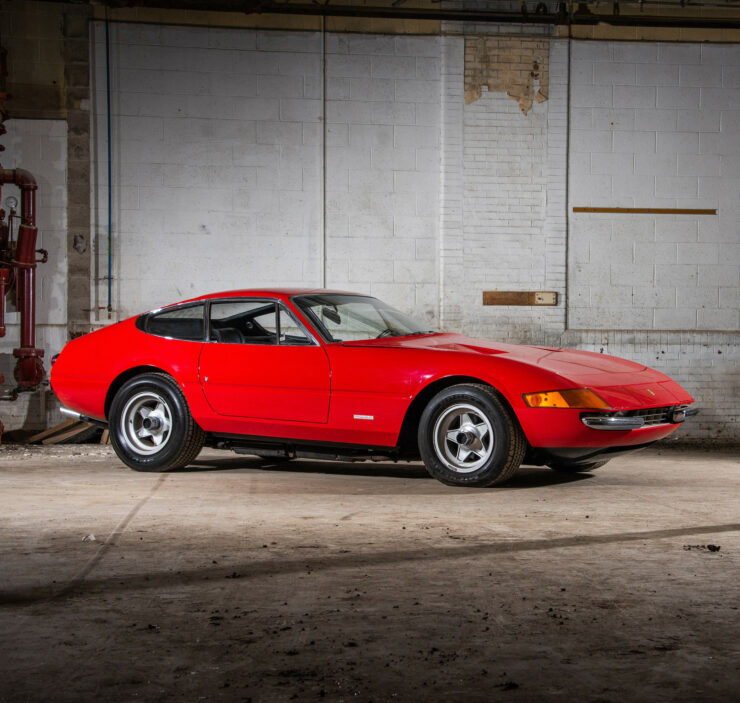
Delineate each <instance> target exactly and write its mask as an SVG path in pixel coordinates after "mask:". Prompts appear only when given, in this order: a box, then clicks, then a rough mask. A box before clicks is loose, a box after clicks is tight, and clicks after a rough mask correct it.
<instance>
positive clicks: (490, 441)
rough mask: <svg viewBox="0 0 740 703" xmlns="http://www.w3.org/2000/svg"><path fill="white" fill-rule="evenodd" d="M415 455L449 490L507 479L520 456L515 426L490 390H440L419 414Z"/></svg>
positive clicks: (468, 387) (522, 444)
mask: <svg viewBox="0 0 740 703" xmlns="http://www.w3.org/2000/svg"><path fill="white" fill-rule="evenodd" d="M418 441H419V451H420V453H421V458H422V459H423V460H424V465H425V466H426V468H427V471H428V472H429V473H430V474H431V475H432V476H434V478H436V479H438V480H439V481H441V482H442V483H446V484H447V485H450V486H491V485H493V484H496V483H503V482H504V481H506V480H508V479H509V478H511V477H512V476H513V475H514V473H515V472H516V470H517V469H518V468H519V465H520V464H521V463H522V459H523V458H524V451H525V448H526V440H525V439H524V434H523V433H522V430H521V428H520V427H519V423H518V422H517V421H516V419H515V418H514V417H512V414H511V412H510V411H509V409H508V408H507V407H506V406H505V405H504V404H503V403H502V402H501V400H500V399H499V398H498V397H497V396H496V394H495V393H494V392H493V389H491V388H490V387H488V386H483V385H473V384H461V385H457V386H450V387H449V388H445V389H444V390H442V391H440V392H439V393H438V394H437V395H436V396H434V398H432V400H431V401H430V402H429V404H428V405H427V407H426V408H425V409H424V412H423V413H422V416H421V420H420V422H419V431H418Z"/></svg>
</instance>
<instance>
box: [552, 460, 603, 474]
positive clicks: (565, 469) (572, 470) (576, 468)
mask: <svg viewBox="0 0 740 703" xmlns="http://www.w3.org/2000/svg"><path fill="white" fill-rule="evenodd" d="M608 462H609V459H604V460H602V461H591V462H589V463H588V464H556V463H552V464H548V466H549V467H550V468H551V469H552V470H553V471H560V472H562V473H565V474H580V473H588V472H589V471H594V470H595V469H598V468H600V467H602V466H603V465H604V464H606V463H608Z"/></svg>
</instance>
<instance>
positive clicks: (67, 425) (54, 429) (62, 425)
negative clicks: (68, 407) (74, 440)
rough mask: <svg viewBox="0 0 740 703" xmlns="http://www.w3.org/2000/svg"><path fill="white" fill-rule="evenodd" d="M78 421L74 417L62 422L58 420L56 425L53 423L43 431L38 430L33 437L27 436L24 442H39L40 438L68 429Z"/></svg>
mask: <svg viewBox="0 0 740 703" xmlns="http://www.w3.org/2000/svg"><path fill="white" fill-rule="evenodd" d="M78 422H79V420H75V419H74V418H72V419H70V420H65V421H64V422H60V423H59V424H58V425H54V427H50V428H49V429H47V430H44V431H43V432H39V433H38V434H35V435H33V437H29V438H28V439H27V440H26V444H33V443H34V442H40V441H41V440H42V439H46V438H47V437H51V436H52V435H55V434H57V432H62V431H63V430H67V429H69V428H70V427H72V425H76V424H77V423H78Z"/></svg>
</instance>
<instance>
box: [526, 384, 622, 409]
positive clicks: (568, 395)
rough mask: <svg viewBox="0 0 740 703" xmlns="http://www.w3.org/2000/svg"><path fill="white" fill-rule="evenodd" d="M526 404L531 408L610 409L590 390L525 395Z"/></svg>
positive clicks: (580, 389)
mask: <svg viewBox="0 0 740 703" xmlns="http://www.w3.org/2000/svg"><path fill="white" fill-rule="evenodd" d="M522 398H524V402H525V403H526V404H527V405H528V406H529V407H530V408H589V409H593V408H608V407H610V405H609V404H608V403H607V402H605V401H604V400H602V399H601V398H599V396H598V395H596V393H594V392H593V391H590V390H589V389H588V388H574V389H573V390H569V391H544V392H542V393H524V394H523V395H522Z"/></svg>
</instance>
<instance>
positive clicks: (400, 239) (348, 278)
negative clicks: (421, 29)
mask: <svg viewBox="0 0 740 703" xmlns="http://www.w3.org/2000/svg"><path fill="white" fill-rule="evenodd" d="M326 79H327V105H326V111H327V112H326V114H327V121H326V127H327V147H326V149H327V153H326V176H327V184H326V217H327V251H326V253H327V283H328V285H329V286H335V287H340V288H349V289H351V290H360V291H369V292H370V293H372V294H373V295H376V296H378V297H380V298H383V299H384V300H387V301H389V302H390V303H392V304H394V305H396V306H398V307H400V308H402V309H404V310H408V311H410V312H411V311H413V312H415V314H416V315H417V317H418V318H423V319H424V320H426V321H427V322H428V323H429V324H430V325H433V324H435V323H436V320H437V318H438V314H437V308H438V289H437V261H438V243H437V239H438V225H439V222H438V221H439V204H438V203H439V197H438V194H439V170H440V114H441V99H440V91H441V81H440V38H439V37H407V36H398V37H392V36H368V35H329V36H328V37H327V65H326Z"/></svg>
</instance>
